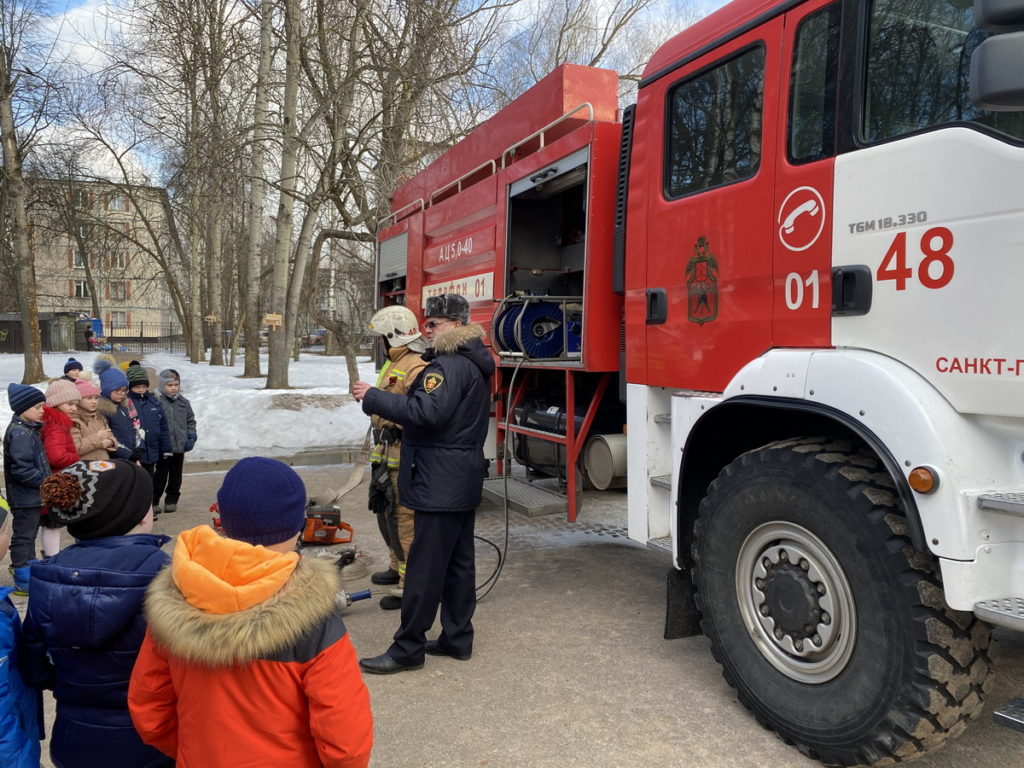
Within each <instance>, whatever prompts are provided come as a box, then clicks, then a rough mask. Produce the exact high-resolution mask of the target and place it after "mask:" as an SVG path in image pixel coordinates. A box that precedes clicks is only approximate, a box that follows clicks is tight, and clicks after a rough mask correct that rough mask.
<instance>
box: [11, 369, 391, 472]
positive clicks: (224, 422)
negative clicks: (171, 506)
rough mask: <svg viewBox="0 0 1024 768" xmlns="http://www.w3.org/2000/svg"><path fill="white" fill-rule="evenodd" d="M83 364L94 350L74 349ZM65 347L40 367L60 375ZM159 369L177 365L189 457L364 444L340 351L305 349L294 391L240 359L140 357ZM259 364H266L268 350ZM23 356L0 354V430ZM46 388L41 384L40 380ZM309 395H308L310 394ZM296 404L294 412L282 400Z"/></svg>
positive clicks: (292, 379) (369, 377) (363, 372)
mask: <svg viewBox="0 0 1024 768" xmlns="http://www.w3.org/2000/svg"><path fill="white" fill-rule="evenodd" d="M75 357H76V359H78V360H79V361H80V362H81V363H82V364H83V365H84V366H85V368H86V369H91V368H92V364H93V361H94V360H95V358H96V355H95V354H93V353H86V352H83V353H81V354H78V353H76V354H75ZM67 359H68V355H67V353H62V354H58V353H53V354H44V355H43V368H44V370H45V371H46V372H47V374H49V375H50V376H60V375H61V373H62V372H63V369H64V363H65V362H66V361H67ZM142 362H143V364H144V365H146V366H147V367H151V368H153V369H155V370H156V371H160V370H162V369H163V368H174V369H175V370H176V371H178V373H179V374H180V375H181V392H182V394H183V395H185V397H186V398H188V400H189V402H190V403H191V404H192V409H193V410H194V411H195V414H196V424H197V431H198V435H199V439H198V440H197V441H196V447H195V449H194V450H192V451H191V452H190V453H189V454H188V456H187V457H186V461H188V460H211V461H212V460H219V459H239V458H243V457H245V456H286V455H291V454H294V453H296V452H298V451H300V450H307V449H313V448H332V447H337V446H352V445H362V443H363V439H364V438H365V436H366V430H367V428H368V427H369V426H370V418H369V417H368V416H366V415H364V414H363V412H362V408H361V407H360V405H359V404H358V403H356V402H355V401H353V400H352V399H351V398H350V397H349V396H348V389H349V386H348V375H347V374H346V369H345V360H344V358H342V357H326V356H324V355H315V354H302V355H301V358H300V360H299V362H298V363H296V362H292V363H291V365H290V366H289V368H288V379H289V383H290V384H291V385H292V387H294V389H291V390H267V389H263V387H264V386H265V384H266V380H265V379H241V378H238V377H239V376H240V375H241V373H242V358H241V356H239V362H238V364H237V365H235V366H234V367H232V366H210V365H207V364H206V363H199V364H195V365H193V364H192V363H190V362H188V360H187V359H186V358H184V357H182V356H181V355H171V354H147V355H146V356H145V357H144V358H142ZM262 366H263V368H262V370H264V371H266V370H267V361H266V356H265V355H264V356H263V359H262ZM23 370H24V359H23V358H22V356H21V355H0V430H6V429H7V424H8V423H9V422H10V420H11V409H10V406H9V405H8V400H7V385H8V384H9V383H11V382H12V381H13V382H20V381H21V375H22V371H23ZM359 373H360V376H361V377H362V378H363V380H365V381H369V382H371V383H372V382H374V381H376V375H375V374H374V366H373V364H372V363H371V362H370V361H369V359H368V358H361V359H360V366H359ZM38 389H39V390H40V391H43V392H45V391H46V385H45V384H40V385H38ZM307 396H309V397H307ZM288 405H291V406H293V407H297V406H299V405H301V408H299V409H298V410H291V409H289V408H288V407H287V406H288Z"/></svg>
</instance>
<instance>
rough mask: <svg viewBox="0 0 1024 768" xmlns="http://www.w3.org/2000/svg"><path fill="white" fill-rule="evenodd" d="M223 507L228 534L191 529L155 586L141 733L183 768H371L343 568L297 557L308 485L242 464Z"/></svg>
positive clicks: (138, 694)
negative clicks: (343, 609)
mask: <svg viewBox="0 0 1024 768" xmlns="http://www.w3.org/2000/svg"><path fill="white" fill-rule="evenodd" d="M217 503H218V506H219V508H220V517H221V522H222V523H223V525H224V530H225V532H226V533H227V536H228V537H227V538H221V537H220V536H218V535H217V534H216V533H214V531H213V529H212V528H210V527H209V526H208V525H201V526H198V527H196V528H192V529H191V530H187V531H182V532H181V533H180V534H179V535H178V542H177V544H176V546H175V548H174V558H173V561H172V564H171V567H170V568H167V569H165V570H164V571H162V572H161V573H160V574H159V575H157V577H156V578H155V579H154V580H153V582H152V584H150V586H149V590H148V593H147V595H146V618H147V620H148V621H149V631H148V632H147V633H146V639H145V640H144V641H143V642H142V649H141V650H140V651H139V657H138V659H137V660H136V662H135V668H134V669H133V670H132V680H131V684H130V685H129V687H128V708H129V710H130V711H131V714H132V720H133V721H134V723H135V729H136V730H137V731H138V733H139V735H140V736H141V737H142V740H143V741H145V742H146V743H147V744H151V745H153V746H154V747H156V748H157V749H159V750H160V751H161V752H163V753H164V754H166V755H169V756H171V757H173V758H175V760H177V767H178V768H257V767H261V766H268V765H281V766H289V768H365V767H366V765H367V764H368V763H369V761H370V750H371V748H372V747H373V718H372V715H371V714H370V697H369V694H368V693H367V690H366V685H364V683H363V679H362V677H361V675H360V674H359V667H358V665H357V663H356V656H355V650H354V649H353V648H352V643H351V641H350V640H349V637H348V632H347V631H346V630H345V624H344V622H343V621H342V619H341V616H340V607H339V605H338V599H337V594H338V591H339V590H340V589H341V583H340V581H339V572H338V569H337V568H336V567H334V565H333V564H325V561H324V559H323V558H315V557H299V555H298V554H297V553H296V552H295V542H296V539H297V538H298V534H299V532H300V531H301V530H302V527H303V524H304V522H305V508H306V489H305V486H304V485H303V483H302V480H301V479H300V478H299V476H298V475H297V474H295V471H294V470H293V469H292V468H291V467H289V466H287V465H285V464H283V463H282V462H280V461H276V460H274V459H263V458H256V457H254V458H248V459H242V460H241V461H240V462H238V463H237V464H236V465H235V466H234V467H233V468H232V469H231V470H230V471H229V472H228V473H227V475H226V476H225V477H224V484H223V485H222V486H221V489H220V491H218V492H217Z"/></svg>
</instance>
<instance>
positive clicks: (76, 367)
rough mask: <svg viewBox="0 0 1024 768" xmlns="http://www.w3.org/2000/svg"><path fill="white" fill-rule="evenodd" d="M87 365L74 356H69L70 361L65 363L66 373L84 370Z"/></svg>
mask: <svg viewBox="0 0 1024 768" xmlns="http://www.w3.org/2000/svg"><path fill="white" fill-rule="evenodd" d="M84 370H85V367H84V366H83V365H82V364H81V363H80V362H78V361H77V360H75V358H73V357H69V358H68V361H67V362H66V363H64V373H70V372H71V371H84Z"/></svg>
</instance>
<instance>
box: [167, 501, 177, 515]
mask: <svg viewBox="0 0 1024 768" xmlns="http://www.w3.org/2000/svg"><path fill="white" fill-rule="evenodd" d="M177 509H178V505H177V504H164V512H166V513H167V514H168V515H169V514H171V512H174V511H175V510H177Z"/></svg>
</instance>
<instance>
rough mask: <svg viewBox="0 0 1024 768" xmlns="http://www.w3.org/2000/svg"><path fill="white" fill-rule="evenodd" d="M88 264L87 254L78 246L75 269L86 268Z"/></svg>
mask: <svg viewBox="0 0 1024 768" xmlns="http://www.w3.org/2000/svg"><path fill="white" fill-rule="evenodd" d="M87 266H88V264H87V263H86V256H85V254H84V253H82V252H81V251H80V250H78V249H77V248H76V249H75V261H74V267H75V269H85V268H86V267H87Z"/></svg>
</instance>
